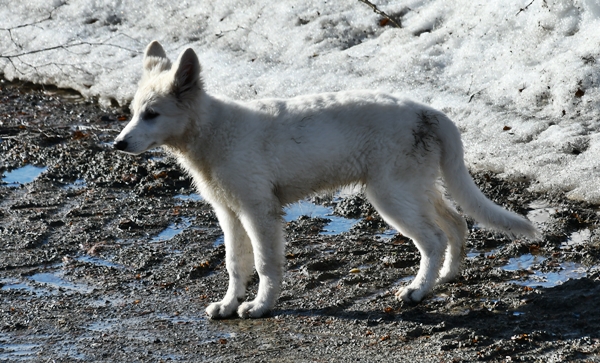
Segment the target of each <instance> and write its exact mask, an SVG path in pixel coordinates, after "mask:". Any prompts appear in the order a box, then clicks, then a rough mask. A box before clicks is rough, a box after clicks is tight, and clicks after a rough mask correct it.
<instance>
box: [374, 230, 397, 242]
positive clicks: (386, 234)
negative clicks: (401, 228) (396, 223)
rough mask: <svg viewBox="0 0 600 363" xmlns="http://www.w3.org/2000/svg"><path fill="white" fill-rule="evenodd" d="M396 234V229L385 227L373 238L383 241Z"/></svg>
mask: <svg viewBox="0 0 600 363" xmlns="http://www.w3.org/2000/svg"><path fill="white" fill-rule="evenodd" d="M396 234H398V231H396V230H395V229H386V230H385V231H383V232H381V233H378V234H376V235H375V238H378V239H380V240H384V241H388V240H390V239H392V238H394V236H396Z"/></svg>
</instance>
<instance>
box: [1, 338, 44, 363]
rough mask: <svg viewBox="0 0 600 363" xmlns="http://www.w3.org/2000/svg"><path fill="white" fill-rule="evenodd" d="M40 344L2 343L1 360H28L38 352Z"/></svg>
mask: <svg viewBox="0 0 600 363" xmlns="http://www.w3.org/2000/svg"><path fill="white" fill-rule="evenodd" d="M39 346H40V345H39V344H32V343H29V344H27V343H25V344H3V343H0V362H14V361H26V360H27V361H28V360H30V358H31V356H33V355H36V354H37V349H36V348H38V347H39Z"/></svg>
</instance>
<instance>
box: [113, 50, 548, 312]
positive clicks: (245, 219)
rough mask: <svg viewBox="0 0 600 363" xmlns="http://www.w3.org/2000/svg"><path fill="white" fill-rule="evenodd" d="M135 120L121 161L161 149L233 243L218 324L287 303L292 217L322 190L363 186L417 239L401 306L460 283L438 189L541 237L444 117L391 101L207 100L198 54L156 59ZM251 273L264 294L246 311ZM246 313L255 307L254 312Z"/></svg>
mask: <svg viewBox="0 0 600 363" xmlns="http://www.w3.org/2000/svg"><path fill="white" fill-rule="evenodd" d="M132 110H133V118H132V120H131V121H130V122H129V124H128V125H127V126H126V127H125V129H124V130H123V131H122V132H121V134H120V135H119V136H118V137H117V138H116V140H115V143H114V146H115V148H116V149H118V150H121V151H124V152H126V153H130V154H139V153H142V152H144V151H146V150H148V149H151V148H154V147H157V146H163V147H164V148H165V149H166V150H167V151H168V152H170V153H171V154H173V155H174V156H176V158H177V160H178V161H179V163H180V164H181V166H182V167H183V168H184V169H185V170H186V171H187V172H188V173H189V174H190V175H191V176H192V177H193V180H194V183H195V185H196V187H197V189H198V191H199V192H200V194H201V195H202V196H203V197H204V198H205V199H206V200H207V201H209V202H210V203H211V204H212V206H213V207H214V209H215V212H216V214H217V217H218V218H219V223H220V225H221V228H222V229H223V233H224V234H225V249H226V265H227V271H228V272H229V288H228V290H227V293H226V294H225V297H224V298H223V300H222V301H220V302H215V303H213V304H211V305H210V306H208V308H207V309H206V312H207V313H208V316H209V317H211V318H225V317H229V316H231V315H233V314H234V313H235V312H236V311H237V314H238V315H239V316H240V317H243V318H247V317H252V318H256V317H260V316H263V315H264V314H265V313H267V312H268V311H269V310H270V309H271V308H272V307H273V305H274V304H275V302H276V301H277V298H278V296H279V291H280V286H281V282H282V275H283V266H284V261H285V259H284V248H285V241H284V234H283V226H282V219H281V216H282V206H284V205H286V204H289V203H293V202H295V201H297V200H299V199H301V198H304V197H306V196H307V195H310V194H312V193H315V192H317V191H320V190H334V189H335V188H339V187H342V186H347V185H356V184H360V185H363V186H364V190H365V194H366V196H367V198H368V199H369V201H370V202H371V203H372V204H373V205H374V206H375V208H376V209H377V210H378V211H379V213H380V214H381V216H382V217H383V218H384V219H385V221H386V222H387V223H389V224H390V225H391V226H393V227H394V228H396V229H397V230H398V231H400V232H401V233H402V234H404V235H405V236H408V237H410V238H412V240H413V241H414V243H415V244H416V246H417V248H418V249H419V251H420V253H421V263H420V267H419V272H418V274H417V276H416V277H415V279H414V280H413V281H412V283H411V284H410V285H409V286H407V287H404V288H403V289H401V290H400V291H399V292H398V293H397V294H396V295H397V296H398V298H399V299H402V300H404V301H406V302H408V303H416V302H419V301H421V300H422V299H423V297H424V296H425V295H426V294H428V293H429V292H431V290H432V289H433V287H434V286H435V285H436V284H438V283H441V282H445V281H449V280H451V279H452V278H454V277H455V276H456V275H457V273H458V272H459V268H460V262H461V259H462V256H463V250H464V241H465V238H466V235H467V233H468V230H467V227H466V223H465V221H464V220H463V218H461V216H460V215H459V214H458V213H457V212H456V211H455V210H454V209H453V208H452V207H451V206H450V205H449V204H448V203H447V202H446V201H445V200H444V198H443V197H442V193H441V191H440V188H439V186H438V185H437V180H438V178H439V176H440V174H441V175H442V176H443V178H444V180H445V183H446V187H447V189H448V191H449V192H450V194H451V195H452V196H453V197H454V199H455V200H456V201H457V202H458V204H459V205H460V206H462V208H463V210H464V211H465V213H467V214H469V215H471V216H473V217H474V218H476V219H477V220H478V221H479V222H481V223H482V224H484V225H486V226H489V227H492V228H495V229H498V230H501V231H504V232H506V233H508V234H510V235H525V236H529V237H534V236H535V235H536V229H535V228H534V227H533V226H532V225H531V223H529V222H528V221H527V220H526V219H524V218H522V217H520V216H518V215H516V214H514V213H511V212H508V211H506V210H504V209H502V208H501V207H499V206H497V205H496V204H494V203H493V202H491V201H490V200H488V199H487V198H486V197H485V196H484V195H483V194H482V193H481V191H480V190H479V189H478V188H477V186H476V185H475V183H474V182H473V180H472V179H471V177H470V175H469V173H468V171H467V169H466V167H465V164H464V160H463V148H462V142H461V139H460V133H459V131H458V129H457V128H456V126H455V125H454V123H453V122H452V121H451V120H449V119H448V117H446V116H445V115H444V114H443V113H441V112H439V111H436V110H434V109H432V108H430V107H427V106H424V105H421V104H418V103H415V102H411V101H407V100H404V99H399V98H397V97H394V96H392V95H389V94H384V93H378V92H367V91H353V92H340V93H324V94H318V95H310V96H301V97H296V98H292V99H264V100H256V101H252V102H245V103H242V102H235V101H231V100H227V99H223V98H217V97H214V96H211V95H209V94H207V93H206V91H205V90H204V88H203V85H202V81H201V79H200V63H199V61H198V57H197V56H196V53H194V51H193V50H192V49H187V50H186V51H184V52H183V53H182V54H181V55H180V56H179V59H178V60H177V62H176V63H175V64H174V65H171V62H170V61H169V59H168V58H167V56H166V54H165V51H164V50H163V48H162V47H161V45H160V44H159V43H158V42H152V43H151V44H150V45H148V47H147V48H146V52H145V56H144V74H143V77H142V80H141V82H140V85H139V89H138V91H137V93H136V94H135V98H134V100H133V103H132ZM253 266H255V267H256V270H257V272H258V275H259V278H260V282H259V286H258V293H257V296H256V298H255V299H254V300H252V301H245V296H246V284H247V282H248V280H249V279H250V277H251V275H252V272H253ZM244 301H245V302H244Z"/></svg>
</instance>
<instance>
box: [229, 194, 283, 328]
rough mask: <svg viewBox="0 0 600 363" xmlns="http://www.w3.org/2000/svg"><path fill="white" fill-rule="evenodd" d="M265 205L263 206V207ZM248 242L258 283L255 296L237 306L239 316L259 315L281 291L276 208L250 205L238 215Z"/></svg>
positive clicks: (279, 229)
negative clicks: (248, 239)
mask: <svg viewBox="0 0 600 363" xmlns="http://www.w3.org/2000/svg"><path fill="white" fill-rule="evenodd" d="M263 207H265V206H263ZM241 221H242V224H243V225H244V227H245V228H246V232H247V233H248V235H249V236H250V240H251V241H252V247H253V249H254V264H255V266H256V271H257V272H258V277H259V279H260V280H259V284H258V292H257V294H256V298H255V299H254V300H252V301H247V302H244V303H242V304H241V305H240V307H239V308H238V315H239V316H240V317H241V318H259V317H261V316H263V315H265V314H266V313H268V312H269V311H270V310H271V308H272V307H273V305H275V302H276V301H277V298H278V297H279V292H280V290H281V281H282V278H283V264H284V261H285V258H284V249H285V241H284V236H283V228H282V224H281V215H280V207H279V208H269V207H266V208H253V210H252V211H248V212H246V213H245V214H244V215H242V216H241Z"/></svg>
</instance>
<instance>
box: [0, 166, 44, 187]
mask: <svg viewBox="0 0 600 363" xmlns="http://www.w3.org/2000/svg"><path fill="white" fill-rule="evenodd" d="M46 169H48V168H47V167H39V166H33V165H25V166H23V167H21V168H18V169H14V170H12V171H9V172H7V173H5V174H4V177H3V178H2V181H3V182H4V183H6V184H7V186H9V187H10V186H19V185H22V184H27V183H31V182H32V181H34V180H35V178H37V177H38V176H40V174H41V173H43V172H44V171H46Z"/></svg>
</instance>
